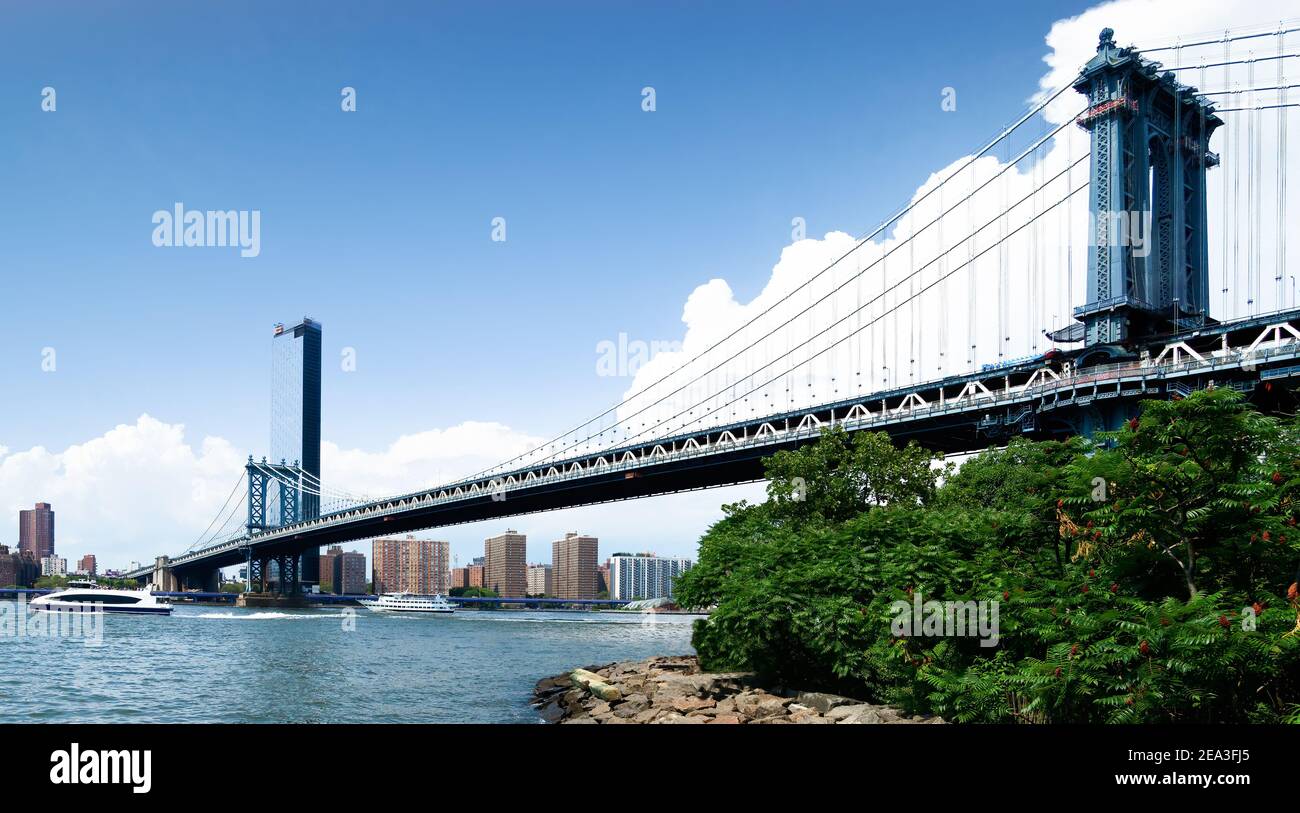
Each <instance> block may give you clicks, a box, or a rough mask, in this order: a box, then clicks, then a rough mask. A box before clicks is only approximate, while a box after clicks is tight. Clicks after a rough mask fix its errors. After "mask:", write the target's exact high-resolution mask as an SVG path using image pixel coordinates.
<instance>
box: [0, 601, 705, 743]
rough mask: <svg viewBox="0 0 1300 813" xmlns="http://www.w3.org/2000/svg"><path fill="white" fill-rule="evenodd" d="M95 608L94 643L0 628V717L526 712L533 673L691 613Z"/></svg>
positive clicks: (653, 634) (351, 718)
mask: <svg viewBox="0 0 1300 813" xmlns="http://www.w3.org/2000/svg"><path fill="white" fill-rule="evenodd" d="M4 610H6V611H8V613H13V611H14V605H13V603H12V602H9V603H8V606H7V607H5V608H4ZM349 616H351V617H349ZM8 617H9V618H11V619H12V618H14V617H15V616H13V615H9V616H8ZM102 620H103V640H102V643H100V644H98V645H94V646H87V645H86V643H85V641H84V640H80V639H71V638H51V637H31V636H30V635H29V636H22V637H19V636H17V635H16V634H15V630H16V629H17V626H16V625H9V627H8V628H7V629H3V630H0V722H71V721H80V722H232V723H245V722H268V723H269V722H344V723H346V722H383V723H387V722H410V723H435V722H534V721H536V720H537V715H536V712H535V711H534V710H533V709H532V708H531V707H530V706H529V705H528V700H529V696H530V692H531V690H532V686H533V684H534V683H535V682H536V681H537V680H538V679H539V678H541V677H545V676H547V675H553V674H557V673H559V672H563V671H566V670H569V669H572V668H573V667H575V666H586V665H589V664H594V663H607V662H609V661H615V660H629V659H636V658H644V657H649V656H651V655H669V654H681V653H688V652H691V651H692V649H691V646H690V625H691V621H692V620H694V617H692V616H667V615H655V616H641V615H623V614H614V613H571V612H531V611H527V612H525V611H463V612H458V613H456V614H455V615H454V616H450V617H447V616H441V617H438V616H416V615H390V614H380V613H371V612H369V611H366V610H356V611H348V610H341V609H339V608H328V609H318V610H317V609H312V610H292V611H285V612H280V611H267V610H241V609H236V608H229V607H194V606H178V607H177V608H176V611H175V612H174V613H173V614H172V615H171V616H169V617H131V616H120V615H108V616H103V617H102ZM349 626H352V627H354V628H353V629H351V630H349V629H347V627H349Z"/></svg>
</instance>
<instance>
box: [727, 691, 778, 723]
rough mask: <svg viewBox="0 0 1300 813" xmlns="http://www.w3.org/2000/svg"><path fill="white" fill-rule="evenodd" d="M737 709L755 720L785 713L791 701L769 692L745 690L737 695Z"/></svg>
mask: <svg viewBox="0 0 1300 813" xmlns="http://www.w3.org/2000/svg"><path fill="white" fill-rule="evenodd" d="M735 701H736V711H738V712H740V713H741V714H743V715H745V716H746V717H752V718H754V719H755V720H758V719H763V718H766V717H777V716H779V715H783V714H785V704H786V703H788V702H789V701H788V700H786V699H785V698H783V697H777V696H776V695H774V694H768V693H767V692H744V693H742V694H738V695H736V697H735Z"/></svg>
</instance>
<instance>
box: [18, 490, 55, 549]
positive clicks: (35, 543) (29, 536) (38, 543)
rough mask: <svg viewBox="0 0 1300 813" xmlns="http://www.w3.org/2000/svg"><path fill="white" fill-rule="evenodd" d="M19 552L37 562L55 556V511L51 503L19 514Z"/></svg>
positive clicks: (38, 504)
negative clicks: (29, 555) (27, 554)
mask: <svg viewBox="0 0 1300 813" xmlns="http://www.w3.org/2000/svg"><path fill="white" fill-rule="evenodd" d="M18 550H19V552H20V553H30V554H31V555H32V556H34V557H35V558H36V559H37V560H40V559H44V558H45V557H47V556H52V555H53V554H54V511H53V509H51V508H50V504H49V503H47V502H38V503H36V507H35V508H29V509H26V510H23V511H19V512H18Z"/></svg>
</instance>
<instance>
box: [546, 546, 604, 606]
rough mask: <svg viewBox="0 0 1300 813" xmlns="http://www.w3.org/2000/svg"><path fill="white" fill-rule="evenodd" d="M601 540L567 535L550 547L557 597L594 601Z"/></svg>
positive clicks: (552, 577)
mask: <svg viewBox="0 0 1300 813" xmlns="http://www.w3.org/2000/svg"><path fill="white" fill-rule="evenodd" d="M599 544H600V542H599V540H598V539H596V537H594V536H582V535H580V534H576V533H567V534H565V535H564V538H563V539H557V540H556V541H555V542H553V543H552V544H551V569H552V571H553V573H552V576H551V580H552V581H553V582H554V586H555V597H556V598H568V599H594V598H595V597H596V561H597V559H598V558H599V555H598V547H599Z"/></svg>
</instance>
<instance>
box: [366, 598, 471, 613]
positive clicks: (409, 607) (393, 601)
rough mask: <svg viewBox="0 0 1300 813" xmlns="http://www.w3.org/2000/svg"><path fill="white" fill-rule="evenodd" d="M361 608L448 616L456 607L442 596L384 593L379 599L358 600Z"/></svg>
mask: <svg viewBox="0 0 1300 813" xmlns="http://www.w3.org/2000/svg"><path fill="white" fill-rule="evenodd" d="M358 600H359V601H360V602H361V606H363V607H366V608H368V609H371V610H375V611H378V612H393V613H434V614H441V615H447V614H450V613H454V612H456V607H455V605H453V604H452V603H451V602H450V601H448V600H447V599H445V598H443V597H442V596H420V595H416V594H415V593H384V594H383V595H382V596H379V597H378V598H363V599H358Z"/></svg>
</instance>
